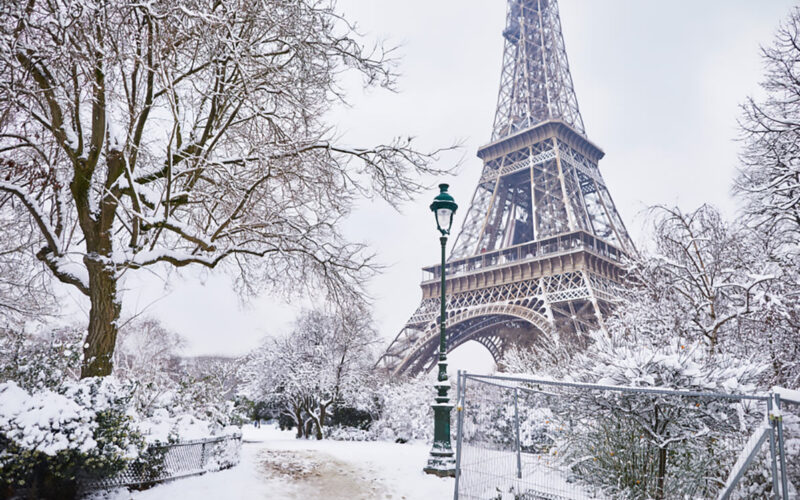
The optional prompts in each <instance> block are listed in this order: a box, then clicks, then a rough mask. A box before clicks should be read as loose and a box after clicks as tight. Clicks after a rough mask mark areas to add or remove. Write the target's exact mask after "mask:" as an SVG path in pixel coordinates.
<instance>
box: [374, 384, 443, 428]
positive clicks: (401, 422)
mask: <svg viewBox="0 0 800 500" xmlns="http://www.w3.org/2000/svg"><path fill="white" fill-rule="evenodd" d="M434 395H435V393H434V390H433V384H432V382H431V381H430V380H428V379H426V378H425V376H424V375H419V376H417V377H415V378H412V379H404V380H390V381H387V382H386V383H385V384H384V385H382V386H381V387H380V389H379V391H378V393H377V394H376V396H377V399H378V408H379V415H380V416H379V418H378V419H377V420H375V421H374V422H373V423H372V426H371V427H370V431H371V432H372V434H373V435H374V436H375V437H376V438H377V439H385V440H392V441H394V440H402V441H411V440H422V441H431V440H432V439H433V409H432V408H431V404H432V403H433V398H434Z"/></svg>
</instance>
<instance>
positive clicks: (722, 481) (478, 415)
mask: <svg viewBox="0 0 800 500" xmlns="http://www.w3.org/2000/svg"><path fill="white" fill-rule="evenodd" d="M457 397H458V409H459V411H458V422H457V429H458V436H457V443H458V445H457V455H458V472H457V480H456V488H457V491H456V498H461V499H498V500H506V499H514V500H516V499H584V498H596V499H603V498H613V499H684V498H689V499H695V498H718V497H719V498H731V499H738V498H741V499H744V498H747V499H750V498H771V497H773V496H774V494H775V493H782V492H783V489H782V488H781V487H780V485H779V484H778V482H779V479H780V477H781V476H780V474H776V470H783V469H782V468H781V467H782V465H781V460H780V458H781V455H780V453H781V452H780V446H781V445H786V446H794V443H795V442H794V441H792V442H790V439H789V438H788V430H787V431H786V433H787V439H785V440H784V441H778V438H779V437H778V435H777V434H778V433H777V432H776V429H777V426H776V425H775V423H774V422H773V421H770V419H768V415H773V414H777V413H776V412H772V413H769V409H770V408H771V405H772V400H771V396H770V395H757V394H727V393H710V392H709V393H705V392H689V391H676V390H666V389H658V388H639V387H616V386H602V385H593V384H580V383H571V382H560V381H548V380H534V379H526V378H515V377H500V376H477V375H469V374H465V373H462V374H460V376H459V389H458V396H457ZM784 406H785V405H784ZM784 415H786V412H785V410H784ZM786 418H788V417H786ZM773 420H774V419H773ZM784 427H785V428H788V427H789V426H788V425H785V426H784ZM796 437H800V436H796ZM798 444H800V443H798ZM791 453H792V452H791V450H786V451H785V455H786V456H787V457H788V456H790V455H791ZM795 456H797V455H795ZM791 469H792V468H791V467H789V470H790V472H789V473H788V476H791V474H792V472H791ZM791 482H792V480H791V479H790V481H789V486H788V487H787V489H788V492H791V490H792V487H791ZM778 498H790V497H784V496H782V495H781V496H779V497H778Z"/></svg>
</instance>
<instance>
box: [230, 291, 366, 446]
mask: <svg viewBox="0 0 800 500" xmlns="http://www.w3.org/2000/svg"><path fill="white" fill-rule="evenodd" d="M370 324H371V319H370V316H369V314H368V313H366V312H365V311H363V310H362V309H361V308H357V307H353V308H350V309H347V310H345V311H340V312H337V313H332V312H325V311H322V310H312V311H305V312H303V313H302V314H301V315H300V316H299V317H298V320H297V322H296V324H295V328H294V329H293V331H292V332H291V333H290V334H288V335H285V336H283V337H279V338H273V339H268V340H267V342H266V343H265V344H264V346H262V347H261V348H260V349H258V350H257V351H256V352H255V353H253V354H252V355H251V357H250V360H249V363H248V367H247V369H246V370H244V374H243V379H244V385H245V387H244V392H245V393H246V394H247V395H248V396H249V397H250V398H251V399H253V400H256V401H267V402H269V403H270V404H273V405H276V406H278V407H280V408H281V410H282V412H283V413H284V414H285V415H287V416H289V417H291V418H292V419H293V420H294V422H295V424H296V425H297V436H298V437H310V436H312V435H314V436H315V437H316V438H317V439H322V438H323V437H324V428H325V424H326V419H327V417H328V413H329V410H330V408H331V405H333V404H335V403H342V402H348V401H355V400H356V399H358V396H359V394H358V393H359V391H363V390H365V388H364V385H365V382H366V379H367V378H368V377H369V371H370V370H371V368H372V366H373V357H374V352H373V350H372V349H373V347H374V346H375V343H376V339H375V336H376V335H375V331H374V330H373V329H372V328H371V326H370Z"/></svg>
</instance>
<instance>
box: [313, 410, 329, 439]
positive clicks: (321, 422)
mask: <svg viewBox="0 0 800 500" xmlns="http://www.w3.org/2000/svg"><path fill="white" fill-rule="evenodd" d="M327 411H328V405H326V404H324V405H319V418H318V419H317V420H316V422H315V424H316V427H317V440H318V441H321V440H322V439H323V438H324V435H323V434H322V428H323V427H324V426H325V417H326V416H327Z"/></svg>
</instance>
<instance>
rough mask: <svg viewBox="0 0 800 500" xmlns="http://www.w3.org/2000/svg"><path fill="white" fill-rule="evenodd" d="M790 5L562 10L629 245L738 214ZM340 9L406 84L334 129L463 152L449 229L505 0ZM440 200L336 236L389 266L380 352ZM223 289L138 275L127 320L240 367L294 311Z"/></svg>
mask: <svg viewBox="0 0 800 500" xmlns="http://www.w3.org/2000/svg"><path fill="white" fill-rule="evenodd" d="M792 5H793V2H792V1H789V0H768V1H767V0H761V1H757V2H756V1H752V0H702V1H701V0H670V1H663V0H662V1H657V0H561V1H560V2H559V6H560V10H561V22H562V27H563V32H564V38H565V42H566V47H567V53H568V56H569V62H570V68H571V71H572V76H573V80H574V84H575V90H576V92H577V96H578V102H579V105H580V109H581V113H582V115H583V119H584V123H585V125H586V130H587V135H588V137H589V139H590V140H592V141H593V142H595V143H596V144H598V145H599V146H600V147H601V148H603V150H604V151H605V152H606V157H605V158H604V159H603V160H602V161H601V162H600V170H601V172H602V174H603V177H604V178H605V180H606V183H607V185H608V186H609V189H610V191H611V195H612V197H613V198H614V200H615V203H616V205H617V207H618V209H619V211H620V213H621V215H622V217H623V219H624V220H625V223H626V225H627V226H628V229H629V231H630V232H631V234H632V236H633V238H634V240H641V238H642V234H643V231H642V223H641V211H642V210H643V209H644V208H645V207H646V206H648V205H653V204H660V203H663V204H678V205H680V206H681V207H683V208H685V209H692V208H695V207H696V206H698V205H699V204H701V203H703V202H710V203H713V204H716V205H718V206H720V207H722V208H723V209H724V210H725V211H726V213H728V214H729V215H730V216H734V215H735V206H734V203H733V201H732V200H731V198H730V186H731V181H732V177H733V174H734V170H735V168H736V162H737V158H736V155H737V151H738V144H737V143H735V142H734V141H733V139H734V138H735V137H736V133H737V132H736V118H737V116H738V114H739V110H738V106H739V104H740V103H741V102H743V101H744V99H745V97H746V96H747V95H751V94H753V93H755V92H757V91H758V82H759V81H760V80H761V75H762V64H761V60H760V58H759V46H760V45H764V44H769V43H770V42H771V40H772V37H773V34H774V32H775V29H776V28H777V26H778V24H779V22H781V21H782V20H783V19H784V18H785V17H786V15H787V14H788V13H789V11H790V9H791V7H792ZM339 7H340V9H341V10H342V11H343V12H344V13H345V15H346V17H348V18H349V19H351V20H354V21H357V22H358V24H359V26H360V28H361V31H362V32H364V33H366V34H367V35H368V36H369V37H371V38H372V39H376V38H378V39H382V40H385V41H387V43H388V44H389V45H396V44H400V45H401V47H400V49H399V51H398V55H400V56H401V61H400V67H399V69H400V72H401V73H402V77H401V79H400V81H399V90H400V92H399V93H397V94H392V93H389V92H386V91H378V90H371V91H369V92H368V93H367V94H366V95H362V94H361V91H360V89H359V88H358V87H356V88H354V93H353V94H351V102H352V104H353V106H352V107H351V108H349V109H342V110H337V111H336V112H335V113H333V114H332V117H331V119H332V120H334V121H335V123H336V124H337V127H338V129H339V131H340V132H341V133H342V134H343V136H344V138H345V139H346V140H347V142H349V143H351V144H355V145H357V144H372V143H376V142H379V141H388V140H390V139H391V138H392V137H393V136H396V135H412V136H415V137H417V138H418V140H419V145H418V146H419V147H421V148H430V149H432V148H436V147H440V146H446V145H449V144H451V143H453V142H454V141H457V140H462V141H463V143H464V150H463V155H464V163H463V166H462V168H461V170H460V172H459V173H458V174H457V175H455V176H453V177H451V178H447V179H441V181H446V182H449V183H450V184H451V186H452V187H451V192H452V194H453V196H454V197H455V198H456V201H457V202H458V203H459V204H460V206H461V209H460V210H459V211H458V215H457V217H456V224H455V225H456V226H457V227H455V231H458V230H459V229H460V223H461V221H462V219H463V216H464V214H465V213H466V209H467V205H468V204H469V201H470V199H471V197H472V193H473V190H474V188H475V185H476V183H477V179H478V177H479V173H480V170H481V162H480V161H479V160H478V159H477V158H476V157H475V152H476V150H477V148H478V147H480V146H481V145H483V144H485V143H486V142H488V139H489V137H490V133H491V125H492V120H493V118H494V109H495V104H496V100H497V91H498V85H499V78H500V66H501V58H502V36H501V32H502V30H503V28H504V23H505V10H506V7H505V1H503V0H404V1H402V2H395V1H392V2H389V1H375V0H340V1H339ZM457 159H458V157H448V158H444V159H443V161H444V162H448V163H445V164H448V165H449V164H451V163H453V162H455V161H456V160H457ZM438 181H440V180H439V179H433V180H431V184H435V183H437V182H438ZM435 194H436V190H435V189H432V190H431V192H430V193H426V194H425V195H423V196H422V197H421V198H420V199H419V200H418V201H417V202H416V203H412V204H408V205H406V206H405V207H404V208H403V213H398V212H396V211H393V210H391V209H389V208H388V207H386V206H384V205H383V204H381V203H365V204H364V205H363V206H362V207H360V208H359V210H358V211H357V212H356V213H355V214H354V216H353V217H352V220H350V221H349V222H348V225H347V234H348V235H349V236H350V237H351V238H352V239H355V240H359V241H366V242H368V243H370V244H371V246H372V249H373V250H374V251H375V252H376V253H377V255H378V258H379V260H380V261H381V262H383V263H384V264H387V265H388V266H389V267H388V268H387V270H386V272H385V273H384V274H383V275H381V276H380V277H378V278H376V279H375V280H374V281H373V282H372V283H371V284H370V290H371V291H372V294H373V296H374V299H375V318H376V321H377V327H378V330H379V331H380V333H381V336H382V337H384V338H385V339H386V342H387V343H388V341H389V340H390V339H392V338H394V336H395V335H396V334H397V333H398V332H399V330H400V329H401V328H402V326H403V324H404V323H405V321H406V320H407V319H408V317H409V316H410V315H411V314H412V313H413V312H414V309H415V308H416V307H417V305H418V304H419V300H420V298H421V293H420V290H419V281H420V278H421V272H420V268H421V267H422V266H424V265H429V264H433V263H435V262H436V260H437V259H438V246H439V242H438V239H437V234H436V233H435V226H434V222H433V219H432V216H431V215H430V212H429V211H428V208H427V206H428V204H429V203H430V201H431V199H432V198H433V196H434V195H435ZM459 215H460V217H459ZM230 287H231V285H230V281H229V280H228V279H227V278H225V277H222V276H220V277H217V276H207V277H205V278H204V279H203V280H198V279H193V278H190V277H184V278H178V279H174V280H172V283H171V285H170V288H168V289H165V287H164V283H163V282H162V281H160V280H157V279H152V278H145V279H141V280H137V282H129V283H128V288H129V289H130V290H129V291H128V292H127V294H126V296H125V300H124V310H125V311H126V312H127V313H128V314H130V313H131V312H134V311H141V310H143V309H145V308H146V314H150V315H153V316H156V317H158V318H160V319H161V320H162V321H163V322H164V323H165V324H166V325H167V326H168V327H169V328H171V329H173V330H175V331H176V332H178V333H180V334H182V335H183V336H184V337H186V339H187V340H188V344H189V346H188V348H187V353H188V354H226V355H235V354H242V353H244V352H246V351H247V350H249V349H251V348H253V347H255V346H256V345H258V343H259V342H260V341H261V339H262V338H263V337H264V336H265V335H273V334H277V333H281V332H284V331H286V330H287V329H288V328H289V326H290V323H291V319H292V317H293V315H294V309H293V307H291V306H289V305H286V304H284V303H282V302H281V301H280V299H274V298H271V297H267V296H265V297H259V298H256V299H254V300H252V301H251V302H250V303H249V304H248V305H246V306H245V307H242V306H241V305H240V304H239V302H238V299H237V298H236V295H235V293H233V292H232V291H231V288H230ZM72 300H73V302H74V299H72ZM154 301H156V302H155V303H153V302H154ZM465 348H467V346H465ZM481 349H482V348H481ZM467 350H469V349H467Z"/></svg>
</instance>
